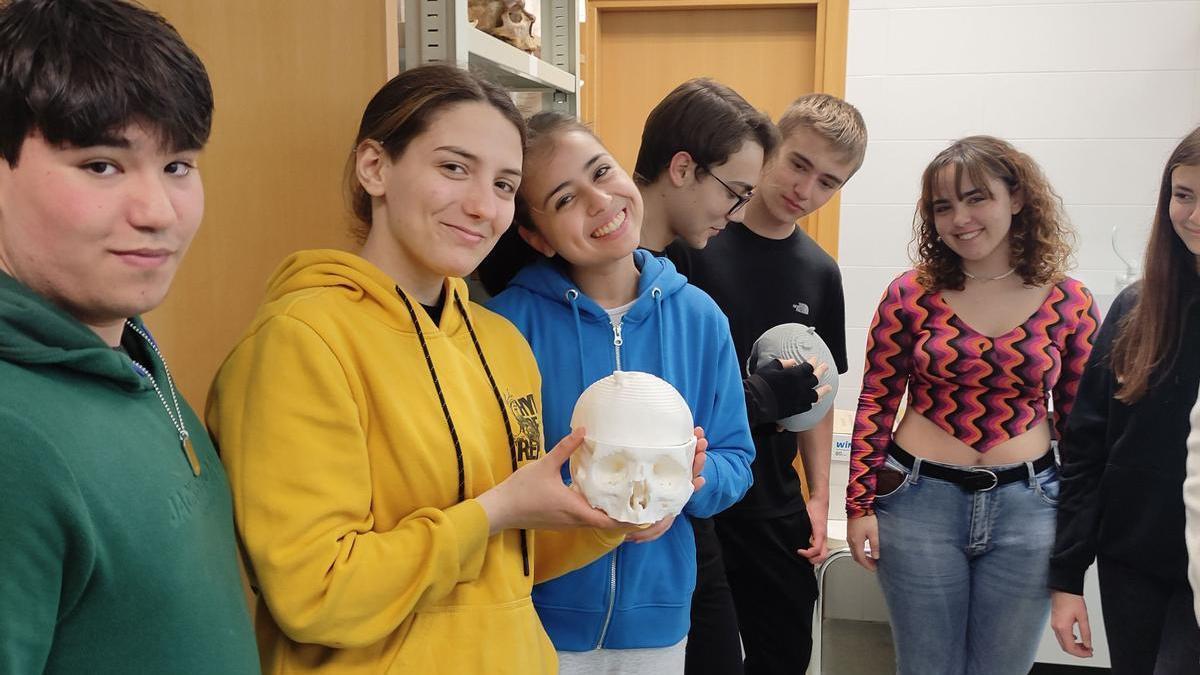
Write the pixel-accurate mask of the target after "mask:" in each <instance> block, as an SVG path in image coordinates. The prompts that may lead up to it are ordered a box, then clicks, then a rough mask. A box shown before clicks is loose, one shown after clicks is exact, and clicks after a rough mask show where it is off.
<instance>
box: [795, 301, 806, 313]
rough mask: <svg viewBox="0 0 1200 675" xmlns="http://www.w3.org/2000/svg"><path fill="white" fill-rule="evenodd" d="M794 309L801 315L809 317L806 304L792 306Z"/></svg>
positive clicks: (800, 303) (799, 303) (798, 303)
mask: <svg viewBox="0 0 1200 675" xmlns="http://www.w3.org/2000/svg"><path fill="white" fill-rule="evenodd" d="M792 309H794V310H796V311H797V312H799V313H801V314H804V315H808V305H806V304H804V303H803V302H797V303H796V304H794V305H792Z"/></svg>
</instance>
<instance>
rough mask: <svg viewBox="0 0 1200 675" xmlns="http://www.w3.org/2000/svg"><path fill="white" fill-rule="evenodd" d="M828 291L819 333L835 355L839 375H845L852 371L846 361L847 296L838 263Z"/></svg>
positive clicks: (831, 275) (833, 267) (818, 328)
mask: <svg viewBox="0 0 1200 675" xmlns="http://www.w3.org/2000/svg"><path fill="white" fill-rule="evenodd" d="M826 289H827V290H826V292H827V293H828V295H829V297H828V299H827V300H826V301H825V307H824V310H825V311H824V312H823V313H822V316H820V317H818V320H817V322H818V324H819V325H818V326H817V333H818V334H819V335H820V336H821V339H822V340H824V341H825V345H826V346H828V347H829V351H830V352H832V353H833V362H834V363H835V364H836V365H837V371H838V373H839V374H845V373H846V371H847V370H849V369H850V364H849V361H847V359H846V296H845V292H844V291H843V289H842V272H841V270H839V269H838V267H837V264H836V263H834V264H833V266H832V269H831V271H830V274H829V282H828V284H826Z"/></svg>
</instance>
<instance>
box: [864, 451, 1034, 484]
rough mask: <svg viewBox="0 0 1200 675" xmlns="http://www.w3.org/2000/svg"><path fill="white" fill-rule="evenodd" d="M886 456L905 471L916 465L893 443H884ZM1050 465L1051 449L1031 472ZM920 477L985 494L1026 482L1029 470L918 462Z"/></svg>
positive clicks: (907, 453)
mask: <svg viewBox="0 0 1200 675" xmlns="http://www.w3.org/2000/svg"><path fill="white" fill-rule="evenodd" d="M887 452H888V454H889V455H891V456H892V457H894V458H895V459H896V461H897V462H900V463H901V464H903V465H904V466H905V467H907V468H908V469H910V470H911V469H912V468H913V464H915V463H916V459H917V458H916V457H913V456H912V455H911V454H909V452H908V451H907V450H905V449H904V448H902V447H900V446H899V445H896V443H895V442H892V443H890V444H888V450H887ZM1051 466H1054V450H1053V449H1050V450H1047V451H1046V454H1044V455H1042V456H1041V457H1038V458H1037V459H1035V460H1033V473H1034V474H1039V473H1041V472H1043V471H1045V470H1046V469H1049V468H1050V467H1051ZM921 475H922V476H929V477H930V478H937V479H939V480H944V481H949V482H951V483H955V484H957V485H958V486H959V487H961V488H962V489H964V490H969V491H971V492H987V491H988V490H991V489H992V488H995V487H996V486H999V485H1005V484H1008V483H1015V482H1017V481H1019V480H1028V479H1029V469H1028V468H1026V466H1025V465H1024V464H1021V465H1019V466H1014V467H1010V468H1008V469H1000V470H999V471H997V470H995V469H988V468H985V467H982V466H981V467H978V468H975V469H956V468H954V467H951V466H945V465H943V464H934V463H932V462H928V461H923V462H921Z"/></svg>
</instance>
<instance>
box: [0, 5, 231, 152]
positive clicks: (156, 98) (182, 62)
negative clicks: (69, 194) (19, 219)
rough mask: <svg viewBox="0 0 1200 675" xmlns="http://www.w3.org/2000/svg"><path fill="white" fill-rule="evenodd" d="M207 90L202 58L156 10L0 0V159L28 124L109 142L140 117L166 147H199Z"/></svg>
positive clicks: (207, 112) (207, 115)
mask: <svg viewBox="0 0 1200 675" xmlns="http://www.w3.org/2000/svg"><path fill="white" fill-rule="evenodd" d="M212 114H213V93H212V86H211V85H210V84H209V80H208V73H207V72H206V71H205V69H204V64H203V63H201V62H200V58H199V57H197V56H196V54H195V53H194V52H193V51H192V50H191V49H189V48H188V46H187V45H186V44H184V42H183V39H182V38H180V37H179V33H178V32H176V31H175V29H174V28H172V27H171V24H169V23H167V22H166V21H165V20H164V19H163V18H162V17H161V16H159V15H158V14H155V13H154V12H151V11H149V10H147V9H144V8H142V7H141V6H138V5H136V4H133V3H129V2H122V1H121V0H11V1H10V2H3V1H0V159H2V160H4V161H7V162H8V163H9V164H11V165H13V166H16V164H17V162H18V160H19V159H20V155H21V146H22V145H24V143H25V139H26V138H27V137H28V136H29V135H30V134H32V133H34V132H37V133H40V134H41V136H42V137H43V138H45V139H46V141H47V142H48V143H50V144H53V145H64V144H66V145H72V146H75V147H80V148H82V147H88V146H93V145H102V144H106V143H112V142H114V141H115V140H116V135H117V134H119V133H120V131H121V130H122V128H124V127H126V126H128V125H130V124H134V123H138V124H144V125H145V126H146V131H147V132H149V133H152V134H157V136H158V141H159V142H160V143H161V144H162V145H163V146H164V147H165V148H166V149H169V150H171V151H180V150H199V149H201V148H203V147H204V144H205V143H206V142H207V141H208V134H209V131H210V130H211V128H212Z"/></svg>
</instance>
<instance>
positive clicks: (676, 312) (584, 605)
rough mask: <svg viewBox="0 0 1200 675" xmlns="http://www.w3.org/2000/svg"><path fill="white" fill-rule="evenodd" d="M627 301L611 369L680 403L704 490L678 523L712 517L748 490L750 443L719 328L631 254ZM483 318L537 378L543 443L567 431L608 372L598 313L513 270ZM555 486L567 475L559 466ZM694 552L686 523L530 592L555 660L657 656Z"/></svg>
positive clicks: (677, 620) (688, 296)
mask: <svg viewBox="0 0 1200 675" xmlns="http://www.w3.org/2000/svg"><path fill="white" fill-rule="evenodd" d="M634 256H635V257H634V260H635V263H636V264H637V267H638V269H640V270H641V277H640V279H639V280H638V298H637V301H636V302H635V303H634V305H633V307H631V308H630V310H629V313H628V314H626V315H625V316H624V318H623V319H622V321H621V339H622V344H621V347H620V367H621V369H622V370H638V371H643V372H647V373H653V374H655V375H658V376H659V377H661V378H663V379H664V380H666V381H667V382H670V383H671V384H672V385H673V386H674V387H675V388H676V389H678V390H679V392H680V393H681V394H682V395H683V398H684V399H685V400H686V401H687V403H688V406H689V407H690V408H691V410H692V415H693V417H694V419H695V423H696V425H697V426H700V427H703V428H704V433H705V436H706V438H707V439H708V459H707V461H706V463H705V465H704V471H703V473H702V474H701V475H703V476H704V480H705V484H704V487H703V488H701V489H700V490H699V491H698V492H696V493H695V494H693V495H692V498H691V499H690V500H689V501H688V503H687V505H686V506H685V507H684V509H683V512H684V513H685V514H687V515H690V516H697V517H709V516H712V515H714V514H716V513H718V512H720V511H722V510H724V509H726V508H728V507H729V506H731V505H732V504H734V503H735V502H737V501H738V500H739V499H741V498H742V495H744V494H745V492H746V490H747V489H748V488H749V487H750V482H751V481H752V480H753V479H752V475H751V473H750V462H752V461H753V460H754V443H753V441H751V439H750V428H749V425H748V423H747V421H746V401H745V395H744V394H743V390H742V377H741V372H740V370H739V369H738V365H737V356H736V354H735V352H734V349H733V342H732V339H731V338H730V335H729V322H728V320H727V319H726V318H725V315H724V314H722V313H721V310H720V309H719V308H718V307H717V304H716V303H715V302H713V300H712V298H710V297H708V295H706V294H705V293H704V291H701V290H700V289H698V288H696V287H695V286H691V285H689V284H688V283H687V279H686V278H685V277H684V276H683V275H681V274H679V273H678V272H677V271H675V266H674V265H672V264H671V262H670V261H669V260H667V259H665V258H656V257H654V256H653V255H650V254H649V253H647V252H646V251H641V250H639V251H637V252H635V254H634ZM488 307H489V308H490V309H492V310H493V311H495V312H498V313H499V314H501V315H503V316H504V317H506V318H507V319H508V320H509V321H512V322H513V323H514V324H515V325H516V326H517V329H519V330H520V331H521V333H522V334H524V335H525V339H527V340H528V341H529V344H530V346H531V347H532V348H533V354H534V356H535V357H536V358H537V362H538V367H539V368H540V369H541V371H542V405H543V414H544V423H545V430H546V439H547V441H551V440H553V441H555V442H556V441H557V440H558V439H560V438H562V437H563V436H566V435H567V434H568V433H569V432H570V422H571V412H572V411H573V409H574V407H575V401H576V400H577V399H578V398H579V395H580V394H582V393H583V390H584V389H586V388H587V386H588V385H590V384H592V383H593V382H595V381H596V380H599V379H601V378H603V377H606V376H607V375H609V374H610V373H612V371H613V370H615V369H616V367H617V348H616V346H615V345H614V340H615V338H616V333H615V331H614V329H613V325H612V322H611V321H610V320H609V318H608V314H607V313H605V311H604V309H603V308H601V307H600V305H598V304H596V302H595V301H593V300H592V299H591V298H589V297H587V296H585V295H583V294H582V293H580V292H579V290H578V288H577V287H576V286H575V284H574V282H572V281H571V279H570V278H569V277H567V276H566V275H565V274H564V273H563V270H562V269H561V268H560V266H558V265H556V264H553V263H551V262H549V261H545V260H543V261H541V262H538V263H536V264H534V265H530V266H529V267H526V268H525V269H524V270H522V271H521V272H520V273H519V274H518V275H517V276H516V278H515V279H513V281H512V283H511V284H510V285H509V287H508V288H507V289H505V291H504V292H503V293H501V294H500V295H498V296H496V297H495V298H494V299H492V301H491V302H489V303H488ZM563 477H564V480H567V481H568V482H569V481H570V476H569V474H568V473H567V471H566V467H564V472H563ZM695 585H696V543H695V539H694V537H693V534H692V526H691V523H690V522H689V521H688V519H687V518H683V517H680V518H677V519H676V520H675V524H674V525H672V526H671V529H669V530H667V532H666V533H665V534H664V535H663V536H662V537H660V538H658V539H656V540H655V541H652V542H649V543H645V544H633V543H626V544H622V545H621V546H619V547H617V548H616V549H615V550H614V551H613V552H611V553H609V554H608V555H606V556H604V557H603V558H600V559H599V560H597V561H595V562H593V563H592V564H590V565H588V566H586V567H584V568H582V569H579V570H576V571H574V572H571V573H569V574H567V575H565V576H562V577H559V578H558V579H553V580H551V581H548V582H545V583H542V584H538V585H536V586H534V587H533V602H534V605H535V606H536V607H537V611H538V615H539V616H540V617H541V619H542V623H543V624H544V625H545V627H546V632H547V633H549V634H550V639H551V640H552V641H553V642H554V647H555V648H556V649H558V650H560V651H587V650H590V649H596V648H600V647H603V648H606V649H634V648H649V647H669V646H671V645H673V644H675V643H677V642H679V641H680V640H682V639H683V638H684V637H685V636H686V635H687V633H688V625H689V621H688V619H689V613H690V609H691V601H692V589H693V588H694V587H695Z"/></svg>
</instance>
